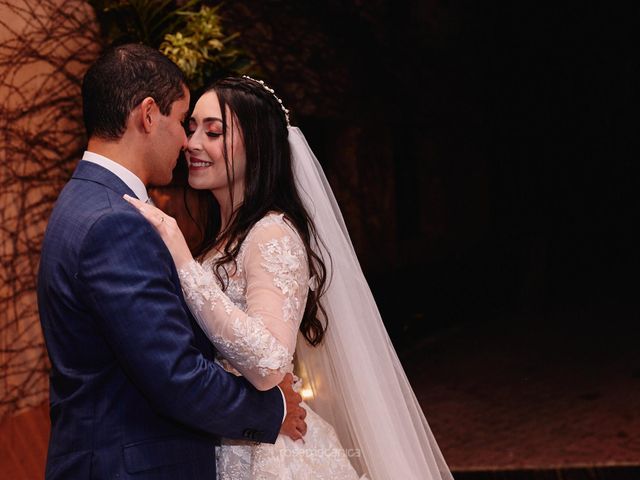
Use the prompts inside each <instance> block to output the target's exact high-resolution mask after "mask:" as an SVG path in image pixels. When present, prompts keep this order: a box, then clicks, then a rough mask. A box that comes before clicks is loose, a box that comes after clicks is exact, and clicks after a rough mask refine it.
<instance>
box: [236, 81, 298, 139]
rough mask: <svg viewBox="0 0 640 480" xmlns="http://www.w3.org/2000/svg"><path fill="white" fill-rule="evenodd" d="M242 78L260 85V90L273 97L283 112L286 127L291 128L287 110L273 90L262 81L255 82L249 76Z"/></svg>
mask: <svg viewBox="0 0 640 480" xmlns="http://www.w3.org/2000/svg"><path fill="white" fill-rule="evenodd" d="M242 78H246V79H247V80H251V81H253V82H256V83H258V84H260V86H261V87H262V88H264V89H265V90H266V91H267V92H269V93H270V94H271V95H273V97H274V98H275V99H276V100H277V101H278V103H279V104H280V108H281V109H282V111H283V112H284V117H285V118H286V119H287V127H289V126H291V124H290V123H289V110H288V109H287V108H286V107H285V106H284V104H283V103H282V100H280V98H279V97H278V96H277V95H276V93H275V91H274V90H273V88H270V87H269V86H268V85H266V84H265V83H264V81H263V80H256V79H255V78H252V77H250V76H249V75H243V76H242Z"/></svg>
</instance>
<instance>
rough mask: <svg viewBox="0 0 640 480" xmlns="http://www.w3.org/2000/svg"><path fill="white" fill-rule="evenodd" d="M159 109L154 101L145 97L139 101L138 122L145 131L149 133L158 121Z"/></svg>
mask: <svg viewBox="0 0 640 480" xmlns="http://www.w3.org/2000/svg"><path fill="white" fill-rule="evenodd" d="M159 112H160V109H159V108H158V104H157V103H156V101H155V100H154V99H153V98H151V97H147V98H145V99H144V100H142V102H140V122H141V127H142V129H143V130H144V132H145V133H151V131H152V130H153V128H154V127H155V126H156V124H157V123H158V113H159Z"/></svg>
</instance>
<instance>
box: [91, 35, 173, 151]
mask: <svg viewBox="0 0 640 480" xmlns="http://www.w3.org/2000/svg"><path fill="white" fill-rule="evenodd" d="M184 88H186V80H185V77H184V74H183V73H182V72H181V71H180V69H179V68H178V66H177V65H176V64H175V63H173V62H172V61H171V60H169V59H168V58H167V57H165V56H164V55H163V54H162V53H160V52H159V51H158V50H156V49H154V48H151V47H147V46H145V45H139V44H127V45H120V46H117V47H113V48H110V49H108V50H107V51H105V52H104V53H103V54H102V55H101V56H100V58H98V60H96V62H95V63H94V64H93V65H91V67H90V68H89V70H88V71H87V73H86V74H85V76H84V79H83V81H82V113H83V117H84V126H85V129H86V130H87V135H88V136H89V137H92V136H96V137H99V138H105V139H108V140H117V139H119V138H120V137H122V135H123V134H124V132H125V130H126V123H127V118H128V117H129V114H130V113H131V111H132V110H133V109H134V108H135V107H136V106H138V105H139V104H140V102H142V100H144V99H145V98H147V97H151V98H153V99H154V100H155V102H156V103H157V104H158V107H159V109H160V112H161V113H162V114H163V115H169V114H170V113H171V106H172V105H173V102H175V101H176V100H179V99H180V98H182V97H184V90H183V89H184Z"/></svg>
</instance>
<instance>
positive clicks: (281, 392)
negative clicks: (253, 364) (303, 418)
mask: <svg viewBox="0 0 640 480" xmlns="http://www.w3.org/2000/svg"><path fill="white" fill-rule="evenodd" d="M276 386H277V385H276ZM278 390H280V395H282V408H283V410H284V415H282V423H284V419H285V418H287V399H286V398H284V392H283V391H282V389H281V388H280V387H278Z"/></svg>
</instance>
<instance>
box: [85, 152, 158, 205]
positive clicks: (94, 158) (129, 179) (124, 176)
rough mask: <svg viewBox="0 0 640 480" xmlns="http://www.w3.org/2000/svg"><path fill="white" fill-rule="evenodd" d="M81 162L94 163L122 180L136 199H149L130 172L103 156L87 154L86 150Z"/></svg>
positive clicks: (142, 184) (139, 181)
mask: <svg viewBox="0 0 640 480" xmlns="http://www.w3.org/2000/svg"><path fill="white" fill-rule="evenodd" d="M82 160H84V161H85V162H91V163H95V164H97V165H100V166H101V167H104V168H106V169H107V170H109V171H110V172H111V173H113V174H114V175H115V176H117V177H118V178H119V179H120V180H122V181H123V182H124V183H125V184H126V185H127V187H129V188H130V189H131V190H133V193H135V194H136V197H138V198H139V199H140V200H142V201H143V202H146V201H147V200H148V199H149V194H148V193H147V187H145V186H144V183H143V182H142V180H140V179H139V178H138V177H137V176H136V175H135V174H134V173H133V172H132V171H131V170H129V169H127V168H125V167H123V166H122V165H120V164H119V163H116V162H114V161H113V160H110V159H108V158H107V157H105V156H103V155H100V154H97V153H94V152H89V151H88V150H87V151H85V152H84V155H83V156H82Z"/></svg>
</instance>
